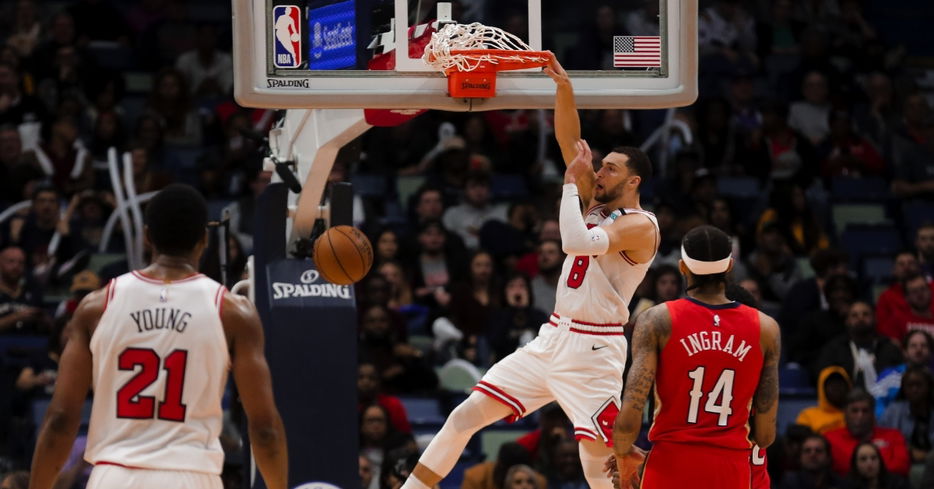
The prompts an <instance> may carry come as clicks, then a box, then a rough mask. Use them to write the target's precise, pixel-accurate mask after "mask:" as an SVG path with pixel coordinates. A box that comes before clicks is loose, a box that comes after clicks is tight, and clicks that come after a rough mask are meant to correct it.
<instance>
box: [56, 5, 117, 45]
mask: <svg viewBox="0 0 934 489" xmlns="http://www.w3.org/2000/svg"><path fill="white" fill-rule="evenodd" d="M68 12H69V13H70V14H71V16H72V17H73V18H74V19H75V31H76V33H77V35H78V42H79V44H82V45H86V44H88V43H89V42H90V41H115V42H119V43H121V44H124V45H126V44H129V41H130V39H129V28H128V26H127V21H126V18H125V17H124V16H123V14H122V13H121V12H120V10H119V9H118V8H117V7H116V6H115V5H113V4H112V3H111V2H110V0H77V1H75V2H73V3H71V5H70V6H69V8H68Z"/></svg>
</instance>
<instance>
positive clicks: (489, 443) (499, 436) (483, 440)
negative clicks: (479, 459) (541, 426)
mask: <svg viewBox="0 0 934 489" xmlns="http://www.w3.org/2000/svg"><path fill="white" fill-rule="evenodd" d="M529 431H531V430H490V429H486V430H483V431H481V432H480V446H481V447H482V450H483V454H484V455H486V460H496V456H497V455H498V454H499V447H500V446H502V444H503V443H506V442H510V441H516V439H517V438H519V437H521V436H522V435H525V434H526V433H528V432H529Z"/></svg>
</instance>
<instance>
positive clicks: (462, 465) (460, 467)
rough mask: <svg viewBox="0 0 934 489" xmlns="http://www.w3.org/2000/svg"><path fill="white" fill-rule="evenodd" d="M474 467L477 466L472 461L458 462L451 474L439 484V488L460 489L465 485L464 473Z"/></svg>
mask: <svg viewBox="0 0 934 489" xmlns="http://www.w3.org/2000/svg"><path fill="white" fill-rule="evenodd" d="M473 465H476V464H475V463H474V462H472V461H468V462H458V463H457V464H456V465H454V468H453V469H451V472H449V473H448V475H447V476H446V477H445V478H444V479H441V482H439V483H438V487H440V488H441V489H460V487H461V484H463V483H464V471H465V470H467V469H468V468H470V467H471V466H473Z"/></svg>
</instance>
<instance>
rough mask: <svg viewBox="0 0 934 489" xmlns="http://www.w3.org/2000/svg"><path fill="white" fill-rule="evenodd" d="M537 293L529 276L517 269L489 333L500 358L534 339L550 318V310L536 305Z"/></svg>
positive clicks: (493, 347) (495, 352) (493, 312)
mask: <svg viewBox="0 0 934 489" xmlns="http://www.w3.org/2000/svg"><path fill="white" fill-rule="evenodd" d="M534 296H535V294H534V292H533V290H532V289H531V287H530V285H529V279H528V277H526V276H525V275H522V274H520V273H515V272H514V273H513V274H512V275H510V276H509V278H508V279H507V280H506V283H505V286H504V287H503V298H502V306H501V307H498V308H495V309H493V311H492V320H491V323H490V328H489V334H488V336H489V343H490V347H491V348H492V350H493V353H494V355H495V356H496V358H497V359H499V358H503V357H505V356H506V355H508V354H510V353H512V352H513V351H515V349H516V348H517V347H520V346H522V345H525V344H526V343H528V342H529V341H531V340H532V339H533V338H535V335H536V334H537V333H538V328H540V327H541V326H542V325H543V324H544V323H545V322H546V321H548V313H546V312H545V311H543V310H541V309H539V308H537V307H535V306H534V305H533V304H534V302H533V301H534Z"/></svg>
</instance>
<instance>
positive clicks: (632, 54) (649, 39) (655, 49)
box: [613, 36, 662, 68]
mask: <svg viewBox="0 0 934 489" xmlns="http://www.w3.org/2000/svg"><path fill="white" fill-rule="evenodd" d="M661 65H662V39H661V37H659V36H613V67H614V68H651V67H655V66H658V67H660V66H661Z"/></svg>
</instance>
